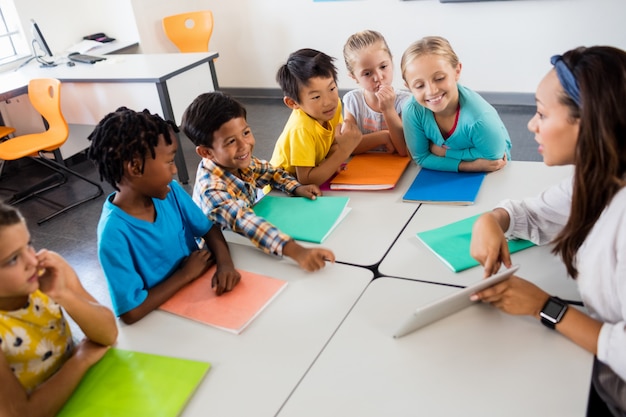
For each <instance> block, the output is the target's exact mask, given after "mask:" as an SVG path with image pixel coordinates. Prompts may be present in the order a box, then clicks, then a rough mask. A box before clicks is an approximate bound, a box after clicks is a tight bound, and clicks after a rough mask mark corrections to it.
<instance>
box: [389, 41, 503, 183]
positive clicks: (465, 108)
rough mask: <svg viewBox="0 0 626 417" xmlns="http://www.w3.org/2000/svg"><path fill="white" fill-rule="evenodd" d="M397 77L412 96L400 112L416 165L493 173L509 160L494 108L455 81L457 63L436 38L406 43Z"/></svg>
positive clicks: (457, 76)
mask: <svg viewBox="0 0 626 417" xmlns="http://www.w3.org/2000/svg"><path fill="white" fill-rule="evenodd" d="M401 70H402V77H403V78H404V81H405V83H406V85H407V87H408V88H409V90H410V91H411V93H412V94H413V97H412V98H411V99H410V100H409V101H408V102H407V103H406V105H405V106H404V108H403V110H402V124H403V128H404V136H405V139H406V144H407V148H408V149H409V151H410V153H411V155H412V157H413V159H414V160H415V162H417V163H418V164H419V165H420V166H422V167H424V168H429V169H435V170H440V171H497V170H499V169H500V168H502V167H504V166H505V165H506V162H507V160H510V158H511V154H510V152H511V139H510V138H509V134H508V132H507V130H506V128H505V126H504V124H503V123H502V120H501V119H500V116H499V115H498V113H497V111H496V110H495V109H494V108H493V106H491V105H490V104H489V103H487V101H486V100H485V99H484V98H482V97H481V96H480V95H479V94H478V93H476V92H474V91H472V90H470V89H468V88H467V87H464V86H463V85H460V84H458V80H459V77H460V75H461V63H460V62H459V59H458V57H457V55H456V53H455V52H454V51H453V49H452V47H451V46H450V43H449V42H448V41H447V40H446V39H444V38H442V37H439V36H429V37H425V38H422V39H420V40H418V41H416V42H414V43H413V44H411V45H410V46H409V48H408V49H407V50H406V51H405V52H404V54H403V56H402V61H401Z"/></svg>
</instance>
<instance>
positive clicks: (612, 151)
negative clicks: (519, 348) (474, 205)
mask: <svg viewBox="0 0 626 417" xmlns="http://www.w3.org/2000/svg"><path fill="white" fill-rule="evenodd" d="M552 64H553V65H554V69H552V70H551V71H550V72H548V74H547V75H546V76H545V77H544V78H543V80H542V81H541V83H540V84H539V86H538V88H537V92H536V102H537V113H536V114H535V116H534V117H533V118H532V119H531V120H530V121H529V123H528V128H529V130H530V131H531V132H533V133H534V134H535V140H536V141H537V142H538V143H539V152H540V153H541V154H542V155H543V160H544V163H545V164H547V165H566V164H574V165H575V172H574V176H573V178H572V179H569V180H567V181H564V182H562V183H561V184H559V185H557V186H555V187H552V188H550V189H548V190H546V191H545V192H543V193H542V194H541V195H539V196H538V197H535V198H529V199H525V200H522V201H505V202H503V203H502V204H501V205H500V207H498V208H496V209H495V210H493V211H491V212H489V213H486V214H484V215H482V216H481V217H480V218H479V219H478V220H477V221H476V223H475V225H474V230H473V234H472V244H471V253H472V256H474V258H476V259H477V260H478V261H480V263H481V264H482V265H483V266H484V268H485V275H486V276H488V275H491V274H493V273H494V272H496V271H497V270H498V269H499V268H500V265H501V264H504V265H506V266H510V265H511V256H510V253H509V251H508V247H507V244H506V237H507V236H510V237H518V238H523V239H529V240H531V241H533V242H535V243H537V244H547V243H551V244H553V245H554V248H553V252H554V253H555V254H558V255H560V256H561V258H562V259H563V262H564V263H565V266H566V267H567V271H568V273H569V275H570V276H571V277H572V278H574V279H576V280H577V282H578V286H579V290H580V294H581V296H582V299H583V302H584V304H585V307H586V309H587V311H588V314H586V313H584V312H582V311H580V310H578V309H575V308H567V309H565V307H561V312H562V311H563V310H564V314H563V315H562V317H561V318H560V320H559V319H556V323H555V324H554V325H552V326H550V325H549V322H550V320H545V319H544V320H542V321H544V323H545V322H546V321H547V322H548V327H552V328H555V329H556V330H557V331H558V332H560V333H562V334H563V335H564V336H566V337H568V338H569V339H571V340H572V341H573V342H575V343H576V344H578V345H580V346H581V347H583V348H584V349H586V350H588V351H589V352H591V353H593V354H594V355H596V358H597V360H596V362H595V364H594V375H593V388H594V389H595V390H596V392H597V394H598V395H599V397H600V398H601V399H602V400H603V401H604V402H605V403H606V405H607V406H608V408H609V409H610V410H611V412H612V413H613V414H614V415H626V383H625V382H624V381H626V112H625V111H624V109H625V108H626V52H625V51H622V50H620V49H617V48H612V47H606V46H596V47H590V48H583V47H581V48H577V49H574V50H571V51H568V52H567V53H565V54H564V55H563V56H554V57H552ZM472 298H473V299H480V300H482V301H484V302H488V303H491V304H493V305H494V306H496V307H498V308H500V309H502V310H503V311H505V312H507V313H510V314H520V315H529V316H533V317H535V318H536V319H538V320H539V319H541V316H540V313H541V312H542V311H543V312H544V315H545V313H546V312H547V310H546V309H545V307H547V306H548V305H549V304H548V303H549V302H552V301H553V299H551V297H550V295H549V294H547V293H546V292H545V291H543V290H542V289H540V288H538V287H537V286H535V285H534V284H532V283H530V282H528V281H526V280H524V279H522V278H519V277H513V278H511V279H509V280H507V281H505V282H503V283H501V284H498V285H495V286H493V287H491V288H489V289H486V290H484V291H482V292H480V293H477V294H475V295H474V296H473V297H472ZM593 395H595V393H594V392H593V391H592V396H593ZM592 414H593V415H598V414H596V413H595V412H593V413H592Z"/></svg>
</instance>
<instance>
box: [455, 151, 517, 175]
mask: <svg viewBox="0 0 626 417" xmlns="http://www.w3.org/2000/svg"><path fill="white" fill-rule="evenodd" d="M506 162H507V158H506V154H505V155H504V157H503V158H502V159H496V160H495V161H492V160H490V159H476V160H474V161H471V162H468V161H463V162H461V163H460V164H459V171H474V172H493V171H497V170H499V169H502V168H504V167H505V166H506Z"/></svg>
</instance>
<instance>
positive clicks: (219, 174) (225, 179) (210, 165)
mask: <svg viewBox="0 0 626 417" xmlns="http://www.w3.org/2000/svg"><path fill="white" fill-rule="evenodd" d="M182 128H183V131H184V132H185V134H186V135H187V137H189V139H191V141H192V142H193V143H194V144H195V145H196V152H197V153H198V155H200V156H201V157H202V161H200V163H199V164H198V172H197V174H196V184H195V186H194V189H193V199H194V201H195V202H196V204H198V205H199V206H200V207H201V208H202V211H203V212H204V214H205V215H207V216H208V217H209V219H210V220H211V221H213V222H214V223H218V224H220V225H221V226H222V227H226V228H229V229H232V230H233V231H234V232H236V233H239V234H240V235H243V236H246V237H247V238H248V239H250V240H251V241H252V243H254V245H255V246H257V247H259V248H261V249H263V250H264V251H265V252H266V253H273V254H275V255H278V256H282V255H283V254H284V255H286V256H288V257H290V258H292V259H293V260H295V261H296V262H297V263H298V265H300V267H301V268H302V269H305V270H307V271H315V270H318V269H320V268H323V267H324V265H325V261H326V260H328V261H333V262H334V260H335V256H334V254H333V253H332V252H331V251H329V250H326V249H319V248H313V249H306V248H304V247H302V246H300V245H299V244H298V243H296V242H295V241H294V240H293V239H291V238H290V237H289V236H287V235H285V234H284V233H282V232H280V230H278V229H277V228H276V227H274V226H273V225H272V224H270V223H268V222H267V221H266V220H264V219H263V218H261V217H258V216H256V215H255V214H254V211H252V209H251V207H252V205H253V204H254V203H255V200H256V195H257V190H260V189H263V188H264V187H265V186H266V185H270V186H271V187H272V188H275V189H278V190H281V191H283V192H286V193H289V194H295V195H297V196H301V197H307V198H309V199H312V200H314V199H315V198H316V197H317V196H318V195H321V192H320V189H319V187H318V186H317V185H302V184H300V183H298V182H297V181H296V180H295V178H293V177H292V176H291V175H289V174H288V173H287V172H285V171H283V170H282V169H280V168H274V167H272V166H271V165H270V164H269V163H268V162H267V161H261V160H260V159H257V158H255V157H254V156H252V150H253V149H254V135H253V134H252V130H251V129H250V126H248V123H247V121H246V109H245V108H244V107H243V106H242V105H241V104H240V103H239V102H238V101H236V100H234V99H232V98H231V97H229V96H227V95H225V94H222V93H219V92H215V93H206V94H201V95H200V96H198V97H197V98H196V99H195V100H194V101H193V102H192V103H191V104H190V105H189V107H187V109H186V110H185V113H184V114H183V121H182Z"/></svg>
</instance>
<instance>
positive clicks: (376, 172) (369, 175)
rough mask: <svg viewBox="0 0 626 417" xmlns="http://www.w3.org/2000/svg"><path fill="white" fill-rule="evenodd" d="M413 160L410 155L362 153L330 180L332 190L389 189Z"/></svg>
mask: <svg viewBox="0 0 626 417" xmlns="http://www.w3.org/2000/svg"><path fill="white" fill-rule="evenodd" d="M410 162H411V158H410V157H408V156H400V155H398V154H389V153H380V152H373V153H362V154H359V155H355V156H353V157H352V159H350V161H348V163H347V164H346V165H345V166H344V167H343V169H342V170H341V171H339V173H338V174H337V175H336V176H335V177H334V178H333V179H331V181H330V189H331V190H361V191H364V190H365V191H370V190H389V189H392V188H394V187H395V186H396V184H397V183H398V181H399V180H400V177H402V174H403V173H404V171H405V170H406V167H407V166H408V165H409V163H410Z"/></svg>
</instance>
